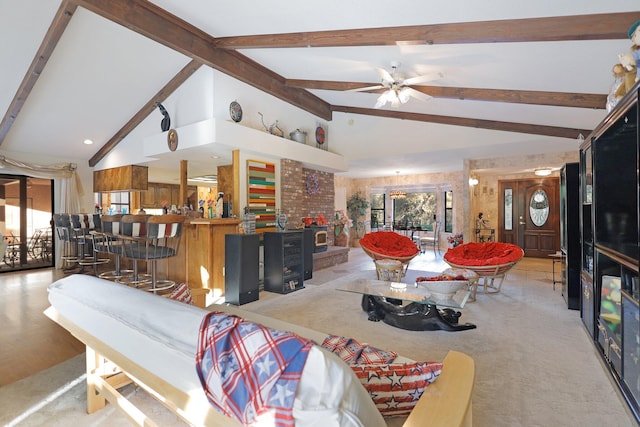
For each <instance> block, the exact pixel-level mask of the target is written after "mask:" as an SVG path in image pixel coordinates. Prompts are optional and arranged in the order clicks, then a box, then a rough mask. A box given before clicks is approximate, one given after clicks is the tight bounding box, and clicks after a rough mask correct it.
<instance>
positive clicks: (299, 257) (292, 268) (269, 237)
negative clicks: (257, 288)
mask: <svg viewBox="0 0 640 427" xmlns="http://www.w3.org/2000/svg"><path fill="white" fill-rule="evenodd" d="M263 235H264V290H265V291H270V292H277V293H281V294H286V293H289V292H293V291H296V290H298V289H301V288H304V234H303V232H302V231H297V230H296V231H285V232H277V233H273V232H267V233H264V234H263Z"/></svg>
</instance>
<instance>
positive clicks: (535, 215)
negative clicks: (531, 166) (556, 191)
mask: <svg viewBox="0 0 640 427" xmlns="http://www.w3.org/2000/svg"><path fill="white" fill-rule="evenodd" d="M529 216H530V217H531V222H533V223H534V224H535V225H536V226H538V227H542V226H543V225H544V223H545V222H547V219H548V218H549V198H548V197H547V193H545V191H544V190H536V192H535V193H533V195H532V196H531V201H530V202H529Z"/></svg>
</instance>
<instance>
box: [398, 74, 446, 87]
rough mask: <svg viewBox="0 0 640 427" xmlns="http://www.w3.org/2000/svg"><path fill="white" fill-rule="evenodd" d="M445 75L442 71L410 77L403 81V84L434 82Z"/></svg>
mask: <svg viewBox="0 0 640 427" xmlns="http://www.w3.org/2000/svg"><path fill="white" fill-rule="evenodd" d="M443 77H444V74H442V73H433V74H424V75H422V76H416V77H410V78H408V79H406V80H404V81H403V82H402V84H403V85H406V86H410V85H415V84H418V83H425V82H432V81H434V80H438V79H441V78H443Z"/></svg>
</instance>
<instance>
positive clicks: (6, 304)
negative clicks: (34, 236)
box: [0, 268, 84, 387]
mask: <svg viewBox="0 0 640 427" xmlns="http://www.w3.org/2000/svg"><path fill="white" fill-rule="evenodd" d="M63 276H64V274H63V272H62V271H61V270H56V269H54V268H46V269H41V270H29V271H23V272H10V273H9V272H7V273H2V274H0V319H1V322H0V324H1V325H2V327H1V328H0V343H1V344H0V387H2V386H4V385H6V384H10V383H12V382H14V381H18V380H20V379H22V378H25V377H28V376H30V375H33V374H35V373H36V372H40V371H42V370H44V369H47V368H50V367H51V366H54V365H57V364H58V363H61V362H64V361H65V360H68V359H69V358H71V357H73V356H76V355H78V354H80V353H82V352H84V345H83V344H82V343H80V342H79V341H78V340H76V339H75V338H74V337H73V336H71V334H69V332H67V331H66V330H64V329H62V328H61V327H60V326H58V325H57V324H55V323H54V322H52V321H51V320H49V318H47V317H46V316H45V315H44V314H43V313H42V312H43V311H44V310H45V309H46V308H47V307H48V306H49V302H48V300H47V286H48V285H49V284H51V283H53V282H54V281H55V280H57V279H59V278H61V277H63Z"/></svg>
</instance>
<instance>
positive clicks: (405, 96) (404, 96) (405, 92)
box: [398, 87, 411, 104]
mask: <svg viewBox="0 0 640 427" xmlns="http://www.w3.org/2000/svg"><path fill="white" fill-rule="evenodd" d="M409 98H411V95H410V94H409V88H408V87H403V88H402V89H400V90H399V91H398V99H399V100H400V102H401V103H403V104H406V103H407V102H408V101H409Z"/></svg>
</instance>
